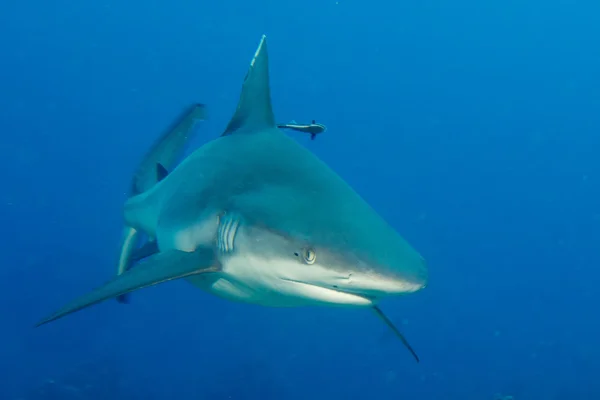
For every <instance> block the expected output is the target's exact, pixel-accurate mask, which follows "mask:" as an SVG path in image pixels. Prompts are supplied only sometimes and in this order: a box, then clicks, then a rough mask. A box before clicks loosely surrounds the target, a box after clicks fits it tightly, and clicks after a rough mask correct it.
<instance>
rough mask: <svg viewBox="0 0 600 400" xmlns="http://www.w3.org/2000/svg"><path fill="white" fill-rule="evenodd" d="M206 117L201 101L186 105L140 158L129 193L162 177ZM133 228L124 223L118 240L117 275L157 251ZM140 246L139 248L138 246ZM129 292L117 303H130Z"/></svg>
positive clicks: (121, 296)
mask: <svg viewBox="0 0 600 400" xmlns="http://www.w3.org/2000/svg"><path fill="white" fill-rule="evenodd" d="M205 119H206V107H205V106H204V105H203V104H193V105H191V106H189V107H187V108H186V109H185V110H184V111H183V112H182V113H181V115H180V116H179V117H178V118H177V119H176V120H175V122H174V123H173V124H172V125H171V126H169V127H168V128H167V130H166V131H165V132H164V133H163V134H162V135H161V136H160V138H159V139H158V140H157V141H156V142H154V144H153V145H152V146H151V147H150V149H149V150H148V151H147V152H146V154H145V155H144V157H143V158H142V160H141V161H140V163H139V165H138V167H137V169H136V171H135V173H134V175H133V179H132V182H131V193H130V195H131V196H136V195H138V194H140V193H143V192H146V191H148V190H150V189H152V187H153V186H154V185H156V184H157V183H158V182H160V181H161V180H163V179H164V178H165V177H166V176H167V174H168V171H169V170H172V169H173V168H174V166H175V164H176V163H177V162H178V161H179V159H180V158H181V157H182V155H183V153H184V151H185V148H186V145H187V144H188V143H189V141H190V140H191V139H192V137H193V136H194V135H193V133H194V129H193V128H194V126H195V124H196V122H197V121H203V120H205ZM143 236H144V235H142V234H141V233H140V232H138V231H137V230H136V229H134V228H132V227H130V226H125V227H124V228H123V237H122V239H121V247H120V248H121V251H120V253H119V260H118V264H117V276H120V275H122V274H123V273H125V272H126V271H127V270H129V269H130V268H131V267H132V266H133V264H134V263H135V262H136V261H139V260H140V259H141V258H144V257H147V256H149V255H152V254H154V253H156V252H157V251H158V248H157V246H156V242H154V241H153V240H152V238H146V239H145V241H144V237H143ZM140 246H141V247H140ZM129 300H130V299H129V295H128V294H123V295H120V296H117V301H118V302H120V303H124V304H126V303H129Z"/></svg>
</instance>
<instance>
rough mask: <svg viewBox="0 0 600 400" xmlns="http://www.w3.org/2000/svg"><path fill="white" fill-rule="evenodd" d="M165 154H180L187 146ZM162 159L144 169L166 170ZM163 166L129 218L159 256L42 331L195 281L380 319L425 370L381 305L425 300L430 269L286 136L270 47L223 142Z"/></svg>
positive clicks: (270, 302)
mask: <svg viewBox="0 0 600 400" xmlns="http://www.w3.org/2000/svg"><path fill="white" fill-rule="evenodd" d="M165 137H166V138H168V137H169V135H166V136H165ZM165 140H168V139H165ZM178 143H180V142H178ZM155 148H156V149H161V148H164V149H167V148H171V150H164V151H166V152H167V153H168V154H175V153H178V150H177V149H179V148H180V145H175V144H174V145H173V146H164V147H163V146H161V145H160V144H159V145H158V146H157V147H155ZM175 150H177V151H175ZM161 152H162V150H157V151H156V153H155V155H150V156H148V157H147V158H146V159H145V160H146V161H148V160H152V159H156V160H159V159H161V158H162V157H161ZM165 159H167V161H168V160H170V159H171V157H166V158H165ZM160 165H162V164H160V163H157V167H156V170H155V171H154V172H153V171H152V169H151V168H150V169H147V168H142V171H141V172H142V174H141V176H146V177H147V178H146V179H144V180H143V182H145V184H144V185H141V186H139V190H142V191H141V192H140V193H138V194H135V193H134V194H133V196H132V197H131V198H129V199H128V200H127V201H126V203H125V207H124V221H125V225H126V227H127V229H128V230H129V232H133V234H132V235H133V236H135V235H136V234H137V232H142V233H143V234H144V235H145V236H146V237H147V238H148V240H149V241H151V242H153V243H154V244H155V245H154V246H153V248H152V249H150V251H145V252H143V253H144V256H143V257H145V258H144V259H143V260H141V261H140V262H139V263H138V264H137V265H135V266H133V268H126V269H124V270H123V271H120V274H119V275H118V276H116V277H115V278H114V279H113V280H111V281H109V282H108V283H106V284H105V285H103V286H101V287H99V288H97V289H95V290H93V291H91V292H89V293H87V294H84V295H83V296H81V297H79V298H77V299H75V300H74V301H72V302H71V303H69V304H67V305H66V306H64V307H63V308H62V309H60V310H58V311H57V312H55V313H54V314H51V315H50V316H48V317H47V318H45V319H43V320H42V321H40V322H39V323H38V325H42V324H45V323H48V322H50V321H53V320H56V319H58V318H61V317H64V316H65V315H68V314H71V313H73V312H75V311H78V310H81V309H83V308H86V307H88V306H91V305H93V304H97V303H100V302H102V301H104V300H107V299H111V298H116V297H119V296H122V295H124V294H126V293H129V292H132V291H134V290H138V289H141V288H144V287H148V286H152V285H156V284H159V283H163V282H167V281H171V280H175V279H185V280H187V281H188V282H190V283H192V284H193V285H195V286H197V287H199V288H201V289H203V290H205V291H207V292H209V293H212V294H214V295H216V296H220V297H222V298H225V299H229V300H234V301H241V302H247V303H253V304H259V305H263V306H271V307H297V306H307V305H323V306H346V307H355V308H368V309H371V310H373V311H374V313H375V314H376V315H378V316H379V318H381V319H382V320H383V321H384V322H385V323H386V324H387V325H388V326H389V327H390V328H391V329H392V330H393V331H394V333H395V334H396V335H397V336H398V337H399V338H400V339H401V340H402V342H403V343H404V344H405V345H406V347H407V348H408V349H409V350H410V351H411V353H412V354H413V356H414V357H415V359H417V360H418V357H417V355H416V354H415V352H414V350H413V349H412V348H411V346H410V345H408V342H407V341H406V339H405V338H404V336H403V335H402V333H401V332H400V331H399V330H398V329H397V328H396V327H395V326H394V325H393V323H392V322H391V321H390V319H389V318H387V317H386V316H385V314H384V313H383V312H382V310H381V309H380V308H379V305H378V304H379V303H380V301H381V300H383V299H386V298H389V297H393V296H399V295H404V294H408V293H413V292H416V291H419V290H421V289H422V288H424V287H425V286H426V284H427V281H428V271H427V266H426V264H425V262H424V260H423V258H422V257H421V256H420V255H419V253H418V252H417V251H416V250H415V249H414V248H413V247H412V246H410V245H409V244H408V243H407V242H406V241H405V240H404V239H403V238H402V237H401V236H400V235H399V234H398V233H397V232H396V231H395V230H394V229H393V228H392V227H391V226H390V225H389V224H388V223H387V222H386V221H385V220H384V219H383V218H382V217H381V216H379V214H377V213H376V212H375V210H373V209H372V208H371V207H370V206H369V204H368V203H366V202H365V200H364V199H363V198H362V197H361V196H360V195H359V194H358V193H356V192H355V191H354V190H353V189H352V187H350V185H348V184H347V183H346V182H345V181H344V180H343V179H342V178H341V177H340V176H339V175H337V174H336V173H335V172H334V171H333V170H332V169H330V168H329V167H328V166H327V165H326V164H325V163H323V162H322V161H321V160H319V159H318V158H317V157H316V156H315V155H314V154H313V153H311V152H310V151H308V149H306V148H305V147H304V146H302V145H300V144H299V143H297V142H296V141H294V140H293V139H291V138H289V137H288V136H286V135H285V134H283V133H282V132H281V130H279V129H277V124H276V123H275V118H274V115H273V111H272V106H271V95H270V89H269V70H268V55H267V44H266V38H265V37H264V36H263V37H262V39H261V41H260V45H259V47H258V50H257V51H256V53H255V55H254V58H253V60H252V62H251V65H250V68H249V71H248V73H247V75H246V79H245V80H244V83H243V86H242V94H241V96H240V100H239V103H238V106H237V109H236V112H235V114H234V115H233V117H232V119H231V121H230V122H229V124H228V126H227V128H226V129H225V132H224V133H223V134H222V135H221V137H219V138H217V139H215V140H213V141H211V142H208V143H207V144H205V145H203V146H202V147H200V148H199V149H197V150H196V151H194V152H193V153H192V154H191V155H190V156H188V157H187V158H185V159H184V160H183V161H182V162H181V163H180V164H179V165H177V166H176V167H175V168H174V169H172V170H171V171H169V170H168V168H166V167H165V166H162V167H161V166H160ZM153 173H155V175H153ZM140 182H141V181H140ZM123 246H130V244H128V242H127V241H125V242H124V243H123ZM134 258H136V257H134Z"/></svg>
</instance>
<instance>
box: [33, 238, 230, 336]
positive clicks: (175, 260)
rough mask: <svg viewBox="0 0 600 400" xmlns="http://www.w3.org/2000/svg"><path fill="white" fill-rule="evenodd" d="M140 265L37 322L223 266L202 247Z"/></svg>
mask: <svg viewBox="0 0 600 400" xmlns="http://www.w3.org/2000/svg"><path fill="white" fill-rule="evenodd" d="M140 264H141V265H139V267H137V268H134V269H132V270H129V271H126V272H124V273H123V274H122V275H119V276H117V277H116V278H114V279H113V280H111V281H109V282H108V283H106V284H105V285H104V286H101V287H99V288H97V289H95V290H93V291H92V292H90V293H88V294H85V295H83V296H81V297H79V298H78V299H76V300H74V301H72V302H71V303H69V304H67V305H66V306H65V307H63V308H62V309H60V310H58V311H57V312H56V313H54V314H52V315H50V316H49V317H47V318H45V319H43V320H42V321H40V322H39V323H37V324H36V327H37V326H40V325H43V324H46V323H48V322H51V321H54V320H56V319H59V318H62V317H64V316H65V315H68V314H71V313H73V312H75V311H79V310H81V309H83V308H86V307H89V306H91V305H94V304H97V303H100V302H102V301H104V300H108V299H110V298H114V297H117V296H120V295H123V294H125V293H129V292H132V291H134V290H137V289H142V288H145V287H148V286H153V285H157V284H159V283H163V282H167V281H172V280H175V279H180V278H186V277H189V276H192V275H199V274H206V273H210V272H218V271H220V269H221V267H220V265H219V264H218V262H217V260H216V259H215V256H214V252H213V250H212V249H198V250H196V251H194V252H185V251H179V250H169V251H166V252H163V253H158V254H156V255H154V256H152V257H150V258H148V259H146V260H144V261H142V262H141V263H140ZM142 264H143V265H142Z"/></svg>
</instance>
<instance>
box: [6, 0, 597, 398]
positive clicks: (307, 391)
mask: <svg viewBox="0 0 600 400" xmlns="http://www.w3.org/2000/svg"><path fill="white" fill-rule="evenodd" d="M598 15H600V5H598V4H596V3H593V2H589V1H587V2H586V1H578V0H570V1H569V0H549V1H545V2H542V1H539V0H535V1H528V2H524V1H515V0H507V1H502V2H500V1H491V2H481V1H474V0H457V1H454V2H447V1H440V0H424V1H418V2H417V1H402V2H390V1H388V2H369V3H365V2H359V1H356V0H337V1H336V0H324V1H323V0H322V1H316V0H304V1H292V0H290V1H272V0H254V1H251V2H243V1H240V0H231V1H223V2H199V1H190V0H173V1H170V2H162V1H157V0H147V1H144V2H142V1H139V0H132V1H130V2H116V1H112V0H106V1H97V2H90V1H88V2H73V1H66V0H55V1H52V2H49V1H47V2H43V1H40V0H36V1H33V0H23V1H17V0H4V1H2V2H1V3H0V50H1V53H0V54H1V55H0V110H1V111H0V154H1V157H0V170H1V171H2V175H1V176H2V181H3V185H2V189H1V190H0V218H1V219H0V221H1V223H2V229H1V231H0V232H1V233H0V235H1V238H2V240H1V241H0V249H1V262H0V304H2V308H1V310H2V311H1V312H0V327H1V329H0V377H1V379H0V381H1V385H0V398H1V399H7V400H13V399H26V400H48V399H53V400H54V399H93V400H96V399H145V400H153V399H171V398H173V399H175V398H177V399H233V400H238V399H249V400H254V399H261V400H265V399H291V400H295V399H314V400H317V399H328V400H329V399H424V400H433V399H436V400H437V399H461V400H465V399H467V400H486V399H487V400H494V399H498V398H500V397H502V396H513V397H514V399H515V400H542V399H543V400H564V399H568V400H580V399H586V400H587V399H598V398H600V383H598V379H597V377H598V371H599V370H600V361H599V360H600V342H599V340H598V338H599V337H600V318H599V317H598V312H597V310H596V308H597V305H598V300H597V296H598V291H597V286H598V284H600V272H598V271H599V269H598V266H599V265H600V255H599V253H598V251H597V248H598V243H599V241H600V208H599V207H598V204H599V203H600V161H599V160H598V158H597V154H598V149H599V148H600V135H598V132H599V131H600V113H599V112H598V110H599V109H600V96H599V93H600V78H599V76H598V70H599V69H600V53H599V52H598V51H597V50H598V49H597V47H598V43H599V40H600V24H598ZM263 33H265V34H267V35H268V38H269V39H268V40H269V51H270V68H271V87H272V96H273V102H274V109H275V113H276V116H277V119H278V120H279V121H281V122H286V121H289V120H292V119H295V120H297V121H309V120H312V119H316V120H317V121H318V122H322V123H324V124H326V125H327V126H328V128H329V129H328V131H327V132H326V133H325V134H323V135H321V136H319V137H318V138H317V140H314V141H311V140H310V139H309V138H308V137H304V136H302V135H301V134H297V133H290V135H291V136H293V137H294V138H296V139H297V140H298V142H300V143H302V144H303V145H304V146H306V147H307V148H309V149H310V150H311V151H313V152H314V153H316V154H317V155H318V156H319V157H320V158H322V159H323V160H324V161H325V162H327V163H328V164H329V165H330V166H331V167H332V168H334V169H335V170H336V171H337V172H338V173H339V174H340V175H341V176H342V177H344V178H345V179H346V180H347V181H348V182H349V183H351V184H352V185H353V187H354V188H355V189H356V190H357V191H358V192H359V193H360V194H361V195H362V196H363V197H364V198H366V199H367V200H368V201H369V202H370V203H371V204H372V205H373V207H374V208H376V209H377V210H378V211H379V212H380V213H381V214H382V215H383V216H385V218H386V219H387V220H388V221H389V222H390V223H391V224H392V225H393V226H394V227H395V228H396V229H397V230H398V231H399V232H400V233H401V234H402V235H403V236H404V237H405V238H406V239H407V240H408V241H409V242H410V243H411V244H412V245H413V246H414V247H415V248H416V249H418V250H419V251H420V252H421V253H422V254H423V255H424V256H425V258H426V259H427V261H428V264H429V268H430V283H429V286H428V287H427V288H426V289H425V290H423V291H421V292H419V293H416V294H413V295H410V296H406V297H403V298H397V299H390V300H388V301H386V302H384V303H383V304H382V308H383V309H384V310H385V311H386V313H387V314H388V315H389V316H390V318H391V319H393V320H394V321H395V322H396V323H397V324H398V325H399V326H401V328H402V330H403V331H404V332H405V334H406V335H407V337H408V338H409V340H410V341H411V343H412V344H413V346H414V347H415V348H416V350H417V352H418V353H419V355H420V356H421V360H422V361H421V363H419V364H416V363H415V362H414V360H413V359H412V358H411V357H410V355H409V354H408V353H407V352H406V350H405V349H404V348H403V347H402V345H401V344H400V343H399V342H398V340H397V339H396V338H395V337H394V335H393V334H392V333H391V332H390V331H389V330H388V328H387V327H386V326H385V325H384V324H382V323H381V321H379V320H378V319H377V318H376V317H375V316H374V315H372V313H370V312H368V311H367V310H340V309H334V308H332V309H329V308H297V309H269V308H261V307H258V306H251V305H244V304H236V303H230V302H227V301H224V300H221V299H218V298H214V297H212V296H210V295H208V294H206V293H204V292H201V291H199V290H197V289H196V288H194V287H193V286H191V285H189V284H187V283H186V282H172V283H168V284H164V285H159V286H156V287H153V288H149V289H145V290H142V291H139V292H136V293H134V295H133V296H132V304H130V305H127V306H124V305H120V304H117V303H116V302H114V301H109V302H106V303H104V304H101V305H98V306H95V307H93V308H90V309H88V310H85V311H82V312H80V313H76V314H74V315H72V316H69V317H68V318H65V319H64V320H60V321H57V322H55V323H53V324H50V325H47V326H43V327H40V328H37V329H33V328H32V326H33V324H34V323H35V322H37V321H38V320H39V319H40V318H41V317H43V316H45V315H47V314H48V313H49V312H51V311H54V310H55V309H56V308H58V307H60V306H62V305H63V304H64V303H65V302H67V301H68V300H70V299H72V298H73V297H75V296H77V295H80V294H82V293H84V292H85V291H87V290H89V289H91V288H94V287H96V286H98V285H99V284H100V283H103V282H105V281H106V280H107V279H109V278H110V277H111V276H112V275H113V274H114V271H115V260H116V254H117V250H118V242H119V238H120V235H121V219H122V217H121V210H122V204H123V201H124V200H125V198H126V197H127V191H128V189H129V184H130V177H131V174H132V172H133V170H134V168H135V166H136V164H137V162H138V161H139V159H140V157H142V156H143V154H144V151H145V150H146V149H147V147H148V146H149V145H150V144H151V143H152V142H153V141H154V140H155V139H156V137H157V136H158V135H159V134H160V133H161V132H162V131H163V130H164V128H165V127H166V126H168V125H169V124H170V123H171V122H172V120H173V118H174V117H175V116H177V115H178V114H179V113H180V112H181V110H182V109H184V108H185V107H186V106H188V105H189V104H190V103H193V102H202V103H205V104H207V105H208V109H209V112H210V119H209V120H208V121H206V122H204V123H202V124H200V125H199V126H198V129H199V132H198V138H197V141H196V142H195V143H194V145H195V146H198V145H201V144H202V143H204V142H206V141H208V140H210V139H213V138H215V137H217V136H218V134H219V133H220V132H221V131H222V130H223V129H224V127H225V126H226V124H227V121H228V119H229V118H230V117H231V115H232V113H233V111H234V109H235V105H236V103H237V100H238V96H239V91H240V88H241V82H242V80H243V78H244V75H245V72H246V69H247V67H248V63H249V61H250V59H251V57H252V55H253V52H254V50H255V48H256V46H257V44H258V41H259V39H260V35H262V34H263Z"/></svg>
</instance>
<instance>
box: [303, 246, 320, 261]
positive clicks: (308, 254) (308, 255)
mask: <svg viewBox="0 0 600 400" xmlns="http://www.w3.org/2000/svg"><path fill="white" fill-rule="evenodd" d="M303 256H304V262H305V263H307V264H314V263H315V261H316V260H317V253H315V251H314V250H313V249H305V250H304V254H303Z"/></svg>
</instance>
